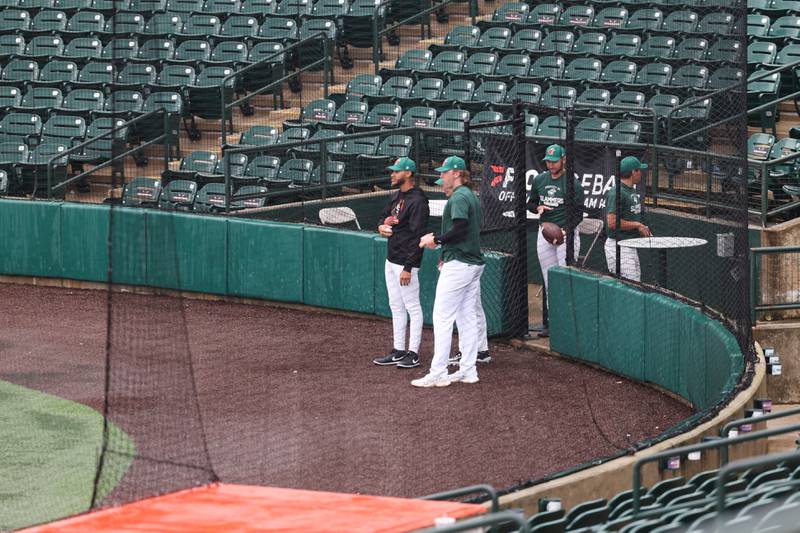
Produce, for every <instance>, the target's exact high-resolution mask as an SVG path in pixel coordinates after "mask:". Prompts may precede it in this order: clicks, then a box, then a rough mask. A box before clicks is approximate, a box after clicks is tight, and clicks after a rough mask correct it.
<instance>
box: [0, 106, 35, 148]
mask: <svg viewBox="0 0 800 533" xmlns="http://www.w3.org/2000/svg"><path fill="white" fill-rule="evenodd" d="M41 132H42V118H41V117H40V116H39V115H37V114H36V113H26V112H11V113H6V114H5V115H3V118H2V120H0V138H2V139H3V140H5V141H13V142H23V143H27V144H31V145H33V144H35V141H36V140H37V139H38V137H39V136H40V135H41Z"/></svg>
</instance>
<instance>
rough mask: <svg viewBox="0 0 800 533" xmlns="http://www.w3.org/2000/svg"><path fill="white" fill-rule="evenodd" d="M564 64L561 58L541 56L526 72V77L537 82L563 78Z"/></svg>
mask: <svg viewBox="0 0 800 533" xmlns="http://www.w3.org/2000/svg"><path fill="white" fill-rule="evenodd" d="M565 68H566V64H565V62H564V58H563V57H561V56H552V55H548V56H542V57H540V58H539V59H537V60H536V61H535V62H534V63H533V65H531V69H530V71H529V72H528V76H529V77H531V78H535V79H537V80H540V81H541V80H557V79H560V78H562V77H563V76H564V69H565Z"/></svg>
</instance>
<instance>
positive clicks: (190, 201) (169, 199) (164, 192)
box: [158, 180, 197, 211]
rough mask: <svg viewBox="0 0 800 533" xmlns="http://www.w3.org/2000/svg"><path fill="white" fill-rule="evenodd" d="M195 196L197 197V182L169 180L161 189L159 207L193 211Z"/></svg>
mask: <svg viewBox="0 0 800 533" xmlns="http://www.w3.org/2000/svg"><path fill="white" fill-rule="evenodd" d="M195 197H197V183H195V182H193V181H189V180H173V181H170V182H167V183H166V185H164V187H163V189H161V195H160V196H159V197H158V207H159V209H175V210H179V211H192V210H193V209H194V199H195Z"/></svg>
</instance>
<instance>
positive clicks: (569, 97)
mask: <svg viewBox="0 0 800 533" xmlns="http://www.w3.org/2000/svg"><path fill="white" fill-rule="evenodd" d="M577 98H578V91H577V89H575V87H568V86H565V85H551V86H550V88H548V89H547V90H546V91H545V92H544V94H542V98H541V99H540V100H539V105H542V106H544V107H552V108H554V109H566V108H568V107H570V106H571V105H573V104H574V103H575V100H577Z"/></svg>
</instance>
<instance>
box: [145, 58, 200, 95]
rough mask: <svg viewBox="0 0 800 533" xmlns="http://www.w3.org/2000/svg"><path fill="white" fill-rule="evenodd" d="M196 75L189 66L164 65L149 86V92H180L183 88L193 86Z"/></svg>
mask: <svg viewBox="0 0 800 533" xmlns="http://www.w3.org/2000/svg"><path fill="white" fill-rule="evenodd" d="M196 79H197V74H196V72H195V70H194V67H192V66H190V65H182V64H179V65H175V64H172V65H169V64H167V65H164V67H163V68H162V69H161V71H160V72H159V73H158V76H157V77H156V81H155V83H152V84H150V85H149V87H148V88H149V89H150V90H151V91H164V90H169V91H180V90H182V89H183V88H184V87H188V86H190V85H194V84H195V81H196Z"/></svg>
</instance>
